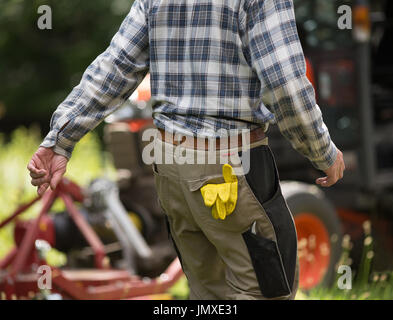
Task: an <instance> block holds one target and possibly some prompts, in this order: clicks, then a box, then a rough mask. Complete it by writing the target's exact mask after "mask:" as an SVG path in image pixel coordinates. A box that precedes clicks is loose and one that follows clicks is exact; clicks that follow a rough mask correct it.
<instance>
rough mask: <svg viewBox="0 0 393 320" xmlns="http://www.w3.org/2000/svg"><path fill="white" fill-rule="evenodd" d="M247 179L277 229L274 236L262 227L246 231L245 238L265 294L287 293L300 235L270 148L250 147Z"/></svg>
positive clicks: (271, 227) (270, 295) (292, 278)
mask: <svg viewBox="0 0 393 320" xmlns="http://www.w3.org/2000/svg"><path fill="white" fill-rule="evenodd" d="M263 177H265V180H263ZM246 180H247V186H248V187H249V190H250V193H252V194H253V195H254V197H255V199H256V200H257V202H259V205H260V207H261V209H262V211H263V212H264V216H266V218H267V220H268V221H269V223H270V231H271V232H273V233H274V237H271V236H270V233H267V232H266V231H264V232H261V230H258V232H256V233H255V232H254V233H252V232H251V231H246V232H245V233H244V234H243V237H244V240H246V239H247V241H248V242H247V241H246V244H247V247H248V250H249V251H250V256H251V257H252V260H253V263H254V268H255V272H256V274H257V277H258V282H259V284H260V288H261V291H262V294H263V295H264V296H266V297H269V298H274V297H280V296H285V295H288V294H290V293H291V290H292V287H293V284H294V279H295V270H296V260H297V235H296V229H295V224H294V221H293V217H292V214H291V212H290V210H289V208H288V206H287V203H286V201H285V199H284V197H283V195H282V192H281V186H280V180H279V175H278V170H277V166H276V163H275V160H274V156H273V154H272V152H271V150H270V148H268V147H267V148H255V149H252V150H251V166H250V172H249V173H248V174H247V176H246ZM259 229H260V228H259ZM265 230H267V229H265ZM267 238H268V239H267ZM258 239H259V241H258ZM270 241H272V243H271V242H270ZM251 251H253V252H251ZM265 254H266V257H264V255H265ZM264 274H265V275H264ZM266 275H267V276H266Z"/></svg>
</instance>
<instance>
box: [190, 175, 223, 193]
mask: <svg viewBox="0 0 393 320" xmlns="http://www.w3.org/2000/svg"><path fill="white" fill-rule="evenodd" d="M224 182H225V181H224V177H223V176H222V174H216V175H211V176H206V177H204V178H201V179H197V180H190V181H187V184H188V190H190V191H192V192H193V191H197V190H199V189H200V188H202V187H203V186H204V185H206V184H208V183H214V184H219V183H224Z"/></svg>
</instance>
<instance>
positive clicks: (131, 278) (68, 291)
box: [0, 179, 183, 300]
mask: <svg viewBox="0 0 393 320" xmlns="http://www.w3.org/2000/svg"><path fill="white" fill-rule="evenodd" d="M57 198H61V199H62V200H63V202H64V204H65V207H66V210H67V212H68V214H69V215H70V216H71V218H72V220H73V222H74V223H75V225H76V227H77V228H78V230H79V231H80V233H81V234H82V235H83V237H84V239H85V240H86V242H87V244H88V245H89V246H90V247H91V249H92V251H93V253H94V265H95V269H69V270H65V269H60V268H55V267H48V268H50V269H49V270H50V272H51V282H52V289H51V290H50V291H51V293H54V294H58V295H57V296H60V297H61V298H63V299H81V300H93V299H100V300H117V299H156V298H159V299H164V298H167V297H168V295H166V294H165V293H166V292H167V290H168V289H169V288H170V287H171V286H172V285H173V284H174V283H176V281H177V280H178V279H179V278H180V277H181V276H182V275H183V272H182V269H181V266H180V262H179V260H178V259H177V258H176V259H175V260H174V261H173V262H172V263H171V264H170V265H169V266H168V268H167V269H166V270H165V271H164V272H163V273H162V274H161V275H160V276H158V277H156V278H153V279H152V278H146V277H143V278H142V277H140V276H137V275H133V274H132V273H131V272H130V271H129V270H121V269H114V268H111V266H110V260H109V258H108V257H107V255H106V253H105V246H104V244H103V243H102V241H101V240H100V238H99V237H98V235H97V233H96V232H95V230H94V229H93V228H92V227H91V226H90V224H89V223H88V221H87V220H86V219H85V217H84V215H83V214H81V212H80V210H79V208H78V207H77V205H76V204H75V202H82V201H83V200H84V194H83V192H82V189H81V188H80V187H79V186H78V185H76V184H75V183H73V182H71V181H69V180H67V179H63V180H62V182H61V183H60V184H59V186H58V187H57V188H56V190H55V191H52V190H48V191H47V192H46V193H45V194H44V195H43V196H42V198H40V197H37V198H35V199H34V200H32V201H31V202H29V203H28V204H25V205H22V206H21V207H20V208H18V209H17V210H16V211H15V212H14V213H13V214H12V215H11V216H10V217H8V218H7V219H5V220H4V221H2V222H0V229H1V228H3V227H5V226H6V225H8V224H9V223H11V222H15V232H14V238H15V243H16V246H15V248H13V249H12V250H11V251H10V252H9V253H8V255H7V256H6V257H5V258H3V259H2V260H0V298H1V299H32V298H34V297H36V296H37V294H40V293H41V290H40V289H39V286H38V280H39V277H40V276H41V274H39V271H38V270H39V267H40V266H42V265H47V263H46V261H45V255H43V254H41V251H40V246H42V244H45V245H46V246H48V247H50V246H55V245H56V243H55V242H56V237H55V229H54V226H53V220H52V219H51V217H50V216H49V210H50V209H51V207H52V205H53V203H54V201H55V200H56V199H57ZM37 201H41V202H42V208H41V210H40V212H39V215H38V217H37V218H36V219H34V220H31V221H20V220H18V216H19V215H20V214H21V213H23V212H24V211H26V210H27V209H28V208H29V207H31V206H32V205H33V204H34V203H36V202H37ZM135 239H138V238H135Z"/></svg>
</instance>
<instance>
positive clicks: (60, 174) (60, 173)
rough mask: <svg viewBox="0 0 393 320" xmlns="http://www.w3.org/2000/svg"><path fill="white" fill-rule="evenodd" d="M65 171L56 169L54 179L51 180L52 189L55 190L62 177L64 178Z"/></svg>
mask: <svg viewBox="0 0 393 320" xmlns="http://www.w3.org/2000/svg"><path fill="white" fill-rule="evenodd" d="M64 173H65V171H56V172H55V173H54V174H53V176H52V179H51V181H50V188H51V189H52V190H55V189H56V187H57V185H58V184H59V182H60V180H61V178H63V175H64Z"/></svg>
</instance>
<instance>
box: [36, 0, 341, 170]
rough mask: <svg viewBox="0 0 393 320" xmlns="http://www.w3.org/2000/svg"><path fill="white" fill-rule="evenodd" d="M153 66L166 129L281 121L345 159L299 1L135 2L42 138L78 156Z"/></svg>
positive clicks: (156, 109) (201, 130) (303, 146)
mask: <svg viewBox="0 0 393 320" xmlns="http://www.w3.org/2000/svg"><path fill="white" fill-rule="evenodd" d="M148 72H150V76H151V77H150V81H151V97H152V102H153V118H154V123H155V125H156V126H157V127H159V128H162V129H164V130H167V131H169V132H177V133H181V134H186V135H199V136H205V137H209V136H212V135H216V136H217V135H219V132H220V130H219V129H244V128H250V129H253V128H257V127H261V126H265V125H266V124H268V123H276V124H277V125H278V127H279V129H280V131H281V133H282V134H283V135H284V136H285V137H286V138H287V139H288V140H289V141H290V142H291V145H292V146H293V147H294V148H295V149H296V150H297V151H299V152H300V153H301V154H303V155H304V156H306V157H307V158H308V159H309V160H310V161H311V162H312V163H313V165H314V166H315V167H316V168H318V169H321V170H324V169H326V168H328V167H330V166H331V165H332V164H333V163H334V161H335V159H336V155H337V149H336V147H335V145H334V143H333V142H332V141H331V139H330V135H329V132H328V129H327V127H326V126H325V124H324V122H323V119H322V114H321V111H320V108H319V107H318V105H317V104H316V100H315V92H314V89H313V87H312V85H311V83H310V82H309V81H308V79H307V77H306V64H305V58H304V55H303V51H302V47H301V44H300V41H299V37H298V34H297V29H296V22H295V15H294V7H293V1H292V0H231V1H229V0H194V1H183V0H181V1H180V0H159V1H155V0H135V1H134V3H133V5H132V8H131V10H130V12H129V14H128V15H127V17H126V18H125V20H124V21H123V23H122V25H121V27H120V29H119V31H118V32H117V34H116V35H115V36H114V38H113V39H112V41H111V43H110V45H109V47H108V48H107V50H106V51H105V52H103V53H102V54H101V55H99V56H98V57H97V58H96V59H95V60H94V61H93V62H92V64H91V65H90V66H89V67H88V68H87V70H86V71H85V73H84V75H83V77H82V80H81V82H80V84H79V85H78V86H76V87H75V88H74V89H73V90H72V92H71V93H70V94H69V96H68V97H67V98H66V99H65V101H64V102H63V103H61V104H60V105H59V106H58V108H57V110H56V111H55V112H54V114H53V116H52V119H51V130H50V132H49V133H48V135H47V136H46V138H45V140H44V141H43V143H42V144H41V146H44V147H53V148H54V151H55V152H56V153H59V154H62V155H64V156H66V157H68V158H69V157H70V156H71V152H72V150H73V148H74V145H75V144H76V142H78V141H79V140H80V139H81V138H82V137H83V136H84V135H85V134H86V133H87V132H89V131H91V130H92V129H94V128H95V127H96V126H97V125H98V124H99V123H100V122H101V121H102V120H103V119H104V118H105V117H106V116H108V115H109V114H110V113H112V112H113V111H115V110H116V109H117V108H118V107H120V106H121V105H122V104H123V103H124V101H125V100H126V99H128V98H129V96H130V95H131V94H132V92H133V91H134V90H135V89H136V87H137V86H138V85H139V83H140V82H141V81H142V80H143V78H144V76H145V75H146V74H147V73H148Z"/></svg>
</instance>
